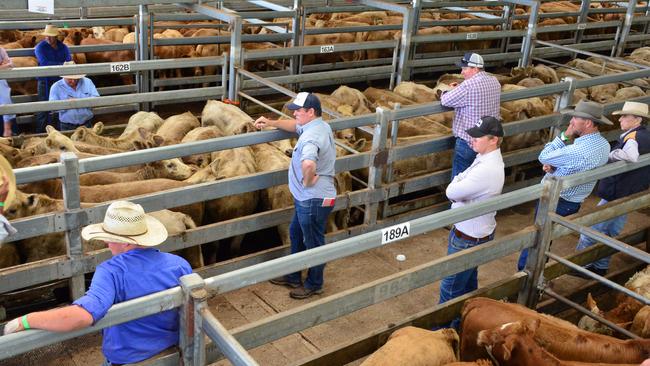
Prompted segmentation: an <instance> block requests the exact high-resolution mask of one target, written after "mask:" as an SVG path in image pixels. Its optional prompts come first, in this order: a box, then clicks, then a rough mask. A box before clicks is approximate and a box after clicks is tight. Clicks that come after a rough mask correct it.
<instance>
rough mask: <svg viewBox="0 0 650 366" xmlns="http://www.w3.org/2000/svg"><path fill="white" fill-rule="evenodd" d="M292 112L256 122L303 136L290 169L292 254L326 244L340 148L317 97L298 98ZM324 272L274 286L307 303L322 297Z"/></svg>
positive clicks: (292, 276) (320, 268) (315, 269)
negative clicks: (322, 116)
mask: <svg viewBox="0 0 650 366" xmlns="http://www.w3.org/2000/svg"><path fill="white" fill-rule="evenodd" d="M288 108H289V109H290V110H292V111H293V115H294V116H295V117H296V119H279V120H271V119H268V118H266V117H260V118H258V119H257V120H256V121H255V127H257V128H260V129H261V128H263V127H265V126H272V127H278V128H280V129H283V130H285V131H289V132H297V133H298V135H299V138H298V142H297V143H296V146H295V147H294V149H293V155H292V157H291V164H290V166H289V190H290V191H291V194H292V195H293V199H294V208H295V211H294V214H293V219H292V220H291V224H290V225H289V237H290V239H291V253H292V254H293V253H298V252H302V251H304V250H308V249H312V248H317V247H319V246H321V245H324V244H325V225H326V223H327V216H329V214H330V212H332V209H333V208H334V201H335V199H336V187H335V186H334V174H335V171H334V163H335V162H336V148H335V146H334V135H333V133H332V129H331V128H330V125H329V124H327V123H326V122H325V121H323V119H322V118H321V114H322V113H323V112H322V109H321V104H320V100H319V99H318V97H317V96H315V95H314V94H312V93H306V92H302V93H298V95H297V96H296V98H295V99H294V100H293V101H292V102H291V103H290V104H289V105H288ZM324 269H325V265H324V264H321V265H318V266H314V267H311V268H309V270H308V271H307V279H306V280H305V282H304V284H303V282H302V277H301V273H300V272H296V273H291V274H289V275H287V276H284V277H281V278H276V279H274V280H271V283H272V284H274V285H279V286H286V287H289V288H292V289H293V290H292V291H291V292H290V293H289V296H291V297H292V298H294V299H306V298H308V297H310V296H312V295H315V294H320V293H322V292H323V272H324Z"/></svg>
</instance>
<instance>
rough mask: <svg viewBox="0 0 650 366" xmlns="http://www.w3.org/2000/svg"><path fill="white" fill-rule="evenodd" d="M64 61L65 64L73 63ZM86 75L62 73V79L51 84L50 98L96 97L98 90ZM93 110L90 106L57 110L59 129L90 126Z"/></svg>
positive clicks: (72, 62)
mask: <svg viewBox="0 0 650 366" xmlns="http://www.w3.org/2000/svg"><path fill="white" fill-rule="evenodd" d="M74 64H75V63H74V61H66V62H64V63H63V65H64V66H66V65H74ZM85 76H86V75H62V76H61V77H62V79H61V80H59V81H57V82H56V83H54V85H52V89H51V90H50V100H72V99H82V98H92V97H98V96H99V92H97V88H95V84H93V82H92V80H90V79H88V78H87V77H85ZM92 119H93V111H92V109H90V108H76V109H62V110H60V111H59V130H60V131H68V130H74V129H76V128H77V127H79V126H86V127H88V128H90V127H92Z"/></svg>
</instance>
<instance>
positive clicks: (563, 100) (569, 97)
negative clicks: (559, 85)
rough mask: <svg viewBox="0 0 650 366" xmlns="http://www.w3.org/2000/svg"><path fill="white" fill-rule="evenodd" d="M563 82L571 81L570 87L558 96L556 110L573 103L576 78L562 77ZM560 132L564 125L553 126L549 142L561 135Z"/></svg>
mask: <svg viewBox="0 0 650 366" xmlns="http://www.w3.org/2000/svg"><path fill="white" fill-rule="evenodd" d="M562 82H566V83H569V87H568V89H567V90H565V91H564V92H563V93H562V94H560V96H559V97H558V98H556V100H555V108H554V110H555V112H559V111H561V110H563V109H565V108H566V107H568V106H570V105H571V104H572V102H573V93H574V92H575V90H576V86H575V79H573V78H571V77H566V78H564V79H562ZM560 132H562V127H560V126H553V127H551V133H550V134H549V142H550V141H551V140H553V139H554V138H555V137H556V136H557V135H559V134H560Z"/></svg>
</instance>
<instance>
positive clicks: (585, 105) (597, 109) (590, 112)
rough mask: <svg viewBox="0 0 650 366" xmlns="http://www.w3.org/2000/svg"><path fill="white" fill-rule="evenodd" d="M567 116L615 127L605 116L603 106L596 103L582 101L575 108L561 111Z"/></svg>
mask: <svg viewBox="0 0 650 366" xmlns="http://www.w3.org/2000/svg"><path fill="white" fill-rule="evenodd" d="M560 113H562V114H563V115H565V116H571V117H580V118H586V119H590V120H592V121H594V122H596V123H600V124H605V125H613V123H612V121H610V120H608V119H607V118H605V116H603V105H602V104H600V103H596V102H589V101H585V100H581V101H579V102H578V104H577V105H576V106H575V107H569V108H567V109H563V110H561V111H560Z"/></svg>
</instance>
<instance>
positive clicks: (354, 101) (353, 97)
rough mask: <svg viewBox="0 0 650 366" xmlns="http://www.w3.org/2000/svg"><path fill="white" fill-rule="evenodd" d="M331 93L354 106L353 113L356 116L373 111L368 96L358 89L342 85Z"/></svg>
mask: <svg viewBox="0 0 650 366" xmlns="http://www.w3.org/2000/svg"><path fill="white" fill-rule="evenodd" d="M330 95H331V96H332V97H334V98H336V99H338V100H342V101H345V103H346V104H348V105H349V106H350V107H352V114H354V115H355V116H356V115H362V114H370V113H373V110H372V109H371V105H370V101H368V98H366V96H365V95H363V93H362V92H361V91H360V90H358V89H354V88H350V87H348V86H345V85H341V86H339V87H338V88H336V90H334V91H333V92H332V93H331V94H330Z"/></svg>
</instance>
